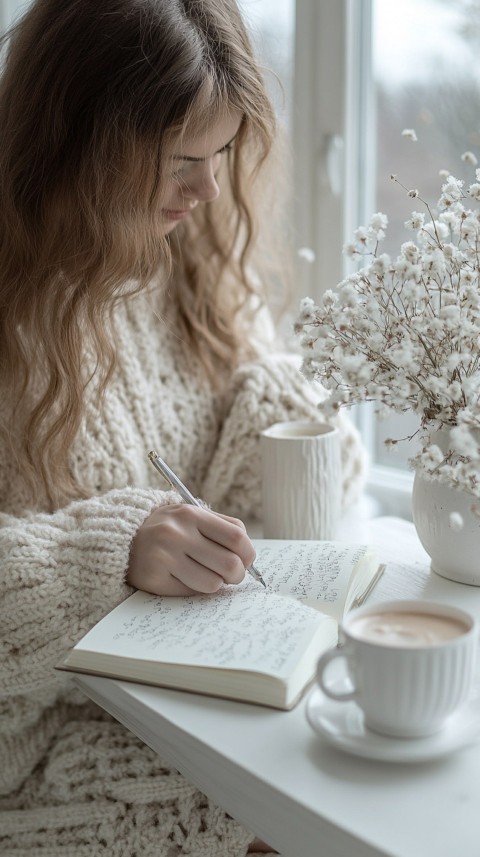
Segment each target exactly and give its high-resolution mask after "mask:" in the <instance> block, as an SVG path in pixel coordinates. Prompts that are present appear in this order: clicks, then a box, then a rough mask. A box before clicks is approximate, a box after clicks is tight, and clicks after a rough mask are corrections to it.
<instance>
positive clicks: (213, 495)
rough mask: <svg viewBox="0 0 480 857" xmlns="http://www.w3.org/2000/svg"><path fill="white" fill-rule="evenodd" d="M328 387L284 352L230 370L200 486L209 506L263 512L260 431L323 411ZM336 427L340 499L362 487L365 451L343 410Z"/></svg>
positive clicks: (233, 511) (356, 494)
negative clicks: (308, 375)
mask: <svg viewBox="0 0 480 857" xmlns="http://www.w3.org/2000/svg"><path fill="white" fill-rule="evenodd" d="M325 395H326V391H325V390H324V389H323V388H321V387H320V386H319V385H317V384H315V385H312V384H309V383H307V381H305V379H304V378H303V376H302V375H301V373H300V371H299V366H298V361H296V360H295V358H292V357H290V356H288V355H281V354H276V355H268V356H264V357H262V358H261V359H260V360H259V361H258V362H255V363H250V364H247V365H244V366H242V367H241V368H240V369H239V370H238V371H237V372H236V373H235V375H234V378H233V381H232V385H231V388H230V390H229V394H228V397H227V403H226V411H225V418H224V421H223V425H222V430H221V435H220V438H219V442H218V444H217V448H216V452H215V455H214V456H213V458H212V461H211V464H210V468H209V471H208V474H207V477H206V480H205V483H204V486H203V489H202V496H203V497H205V499H206V500H207V501H208V502H209V503H210V505H211V506H212V508H215V509H219V510H221V511H224V512H226V513H230V514H233V515H237V516H239V517H256V518H260V517H261V506H260V497H261V483H260V433H261V432H262V431H263V430H264V429H266V428H268V427H269V426H270V425H272V424H273V423H275V422H282V421H286V420H301V419H311V420H317V421H320V422H322V421H327V420H326V419H325V418H324V417H323V416H322V400H324V399H325ZM328 421H329V422H333V423H334V424H336V425H337V426H338V428H339V431H340V445H341V462H342V482H343V505H344V507H347V506H349V505H350V504H351V503H352V502H354V501H355V500H356V499H357V498H358V497H359V495H360V494H361V491H362V489H363V484H364V477H365V469H366V455H365V450H364V448H363V446H362V443H361V440H360V435H359V433H358V431H357V430H356V428H355V427H354V425H353V423H352V422H351V420H350V419H349V417H348V416H347V415H346V414H345V413H344V412H341V413H340V415H339V416H338V417H337V418H336V419H335V420H330V419H329V420H328Z"/></svg>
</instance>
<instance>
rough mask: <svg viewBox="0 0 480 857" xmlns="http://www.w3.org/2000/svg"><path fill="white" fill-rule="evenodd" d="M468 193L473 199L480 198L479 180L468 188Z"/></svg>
mask: <svg viewBox="0 0 480 857" xmlns="http://www.w3.org/2000/svg"><path fill="white" fill-rule="evenodd" d="M468 194H469V196H471V197H472V198H473V199H476V200H480V184H479V183H478V182H475V183H474V184H471V185H470V187H469V188H468Z"/></svg>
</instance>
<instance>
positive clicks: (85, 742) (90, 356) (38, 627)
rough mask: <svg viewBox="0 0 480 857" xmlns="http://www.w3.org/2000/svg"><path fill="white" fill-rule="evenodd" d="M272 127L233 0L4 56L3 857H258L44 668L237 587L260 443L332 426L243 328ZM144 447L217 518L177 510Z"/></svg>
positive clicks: (96, 16)
mask: <svg viewBox="0 0 480 857" xmlns="http://www.w3.org/2000/svg"><path fill="white" fill-rule="evenodd" d="M274 130H275V129H274V116H273V113H272V108H271V106H270V103H269V101H268V99H267V97H266V94H265V90H264V85H263V82H262V78H261V75H260V72H259V69H258V67H257V65H256V63H255V60H254V58H253V56H252V52H251V48H250V44H249V41H248V38H247V35H246V33H245V29H244V26H243V24H242V21H241V19H240V16H239V13H238V10H237V7H236V5H235V2H234V0H201V2H200V0H102V2H101V3H99V2H98V0H36V2H35V3H33V5H32V6H31V7H30V9H29V11H28V12H27V13H26V15H25V16H24V18H23V19H22V20H21V21H20V22H19V24H18V25H17V26H16V27H15V28H14V30H13V32H12V33H11V35H10V37H9V39H8V42H7V44H6V60H5V65H4V69H3V75H2V79H1V83H0V219H1V227H0V325H1V328H0V365H1V370H2V371H1V380H0V385H1V396H0V441H1V443H0V504H1V506H0V507H1V510H2V514H1V515H0V524H1V528H0V557H1V564H0V565H1V569H2V576H3V586H2V593H3V595H2V599H1V604H0V626H1V628H2V638H3V639H2V645H3V657H2V659H1V664H0V688H1V694H2V698H1V709H0V710H1V718H0V721H1V727H0V734H1V742H0V763H1V764H0V779H1V784H0V794H1V795H3V797H2V798H0V810H1V816H0V850H1V851H2V853H5V854H11V855H17V857H19V855H26V854H29V855H30V854H40V855H41V854H47V853H48V854H49V855H53V854H54V855H84V854H85V855H88V857H92V855H97V854H108V855H109V857H110V855H114V854H119V855H134V854H139V855H140V854H141V855H142V856H143V855H147V857H148V855H154V854H155V855H157V857H158V855H160V857H163V855H165V857H167V855H168V857H171V855H175V854H178V853H182V854H194V855H196V857H199V855H202V854H208V855H209V857H216V855H237V854H238V855H243V854H245V853H247V851H252V850H255V848H257V847H259V846H258V843H255V842H254V841H253V840H254V837H253V835H252V834H251V833H250V832H249V831H246V830H245V829H244V828H243V827H242V826H241V825H239V824H237V823H236V822H235V821H234V820H232V819H231V818H230V817H229V816H228V815H226V814H225V813H224V812H223V811H221V810H220V809H218V808H217V807H215V806H214V805H213V804H211V803H210V802H209V801H208V800H207V799H206V798H205V797H204V796H203V795H201V794H200V793H199V792H198V791H196V790H195V789H194V788H193V787H191V786H189V785H188V783H186V782H185V781H184V780H183V779H182V777H181V776H180V775H179V774H178V773H177V772H175V771H173V770H172V769H170V768H169V767H168V766H166V765H165V764H163V763H162V761H161V760H160V759H159V758H158V757H157V756H156V755H155V754H153V753H152V752H151V751H150V750H149V749H148V748H146V747H144V746H143V745H141V744H140V742H139V741H137V740H136V739H135V738H134V737H133V736H132V735H130V734H129V733H128V732H126V730H125V729H124V728H123V727H121V726H120V725H119V724H117V723H115V722H114V721H113V720H111V719H110V718H109V717H108V716H107V715H106V714H105V713H104V712H102V711H101V710H99V709H98V708H97V707H96V706H94V705H93V703H91V702H89V701H87V700H85V699H84V697H83V696H82V695H81V694H80V693H79V692H78V691H75V689H73V688H72V686H71V684H70V682H69V680H68V678H65V676H64V674H63V673H62V674H58V672H55V671H54V669H53V668H54V666H55V664H57V663H58V662H59V661H60V659H61V658H62V656H63V655H64V654H65V652H66V650H67V649H68V648H69V647H70V646H72V645H73V644H74V643H75V642H76V641H78V639H79V638H80V637H82V636H83V634H84V633H85V632H86V631H87V630H88V629H89V628H90V627H91V626H92V625H93V624H94V623H95V622H97V621H98V620H99V619H100V617H101V616H102V615H104V614H105V613H106V612H108V611H109V610H110V609H111V608H113V607H114V606H115V604H117V603H119V602H120V601H121V600H123V599H124V598H125V597H127V595H129V594H130V593H131V591H132V586H135V587H138V588H142V589H145V590H148V591H151V592H156V593H160V594H165V595H173V594H184V593H191V592H192V591H193V592H212V591H215V590H216V589H218V587H219V586H221V585H222V583H223V582H224V581H227V582H230V583H237V582H239V581H240V580H241V579H242V578H243V576H244V573H245V567H246V566H248V565H249V564H250V563H251V562H252V560H253V558H254V550H253V547H252V544H251V542H250V540H249V538H248V536H247V534H246V531H245V527H244V525H243V523H242V522H241V520H239V518H238V517H237V516H240V517H243V516H249V517H250V516H253V515H255V514H256V513H258V511H259V510H258V506H259V496H260V490H259V487H260V486H259V479H258V456H259V450H258V434H259V432H260V431H261V430H262V429H263V428H264V427H266V426H268V425H269V424H271V423H272V422H274V421H276V420H285V419H289V418H302V417H315V416H318V410H317V405H316V400H315V397H314V395H313V393H312V391H311V389H310V388H308V389H307V388H306V386H305V384H304V382H303V381H302V379H301V377H300V374H299V373H298V371H297V370H296V369H295V368H294V367H292V366H291V365H290V364H289V363H288V362H285V361H282V360H281V359H280V358H278V357H277V356H275V355H273V354H269V353H268V350H267V348H266V347H263V348H261V347H260V346H259V345H258V335H257V334H256V332H255V329H256V328H258V327H259V325H258V324H256V320H255V319H256V317H257V316H256V310H257V308H258V307H261V306H262V304H263V293H262V290H261V287H260V286H259V285H258V282H260V281H261V280H259V279H258V274H259V273H260V274H261V273H262V266H261V264H260V262H261V259H262V256H263V258H265V254H264V253H262V252H260V251H262V248H263V245H261V244H260V241H259V239H258V238H257V225H258V221H259V216H260V214H261V209H262V205H261V204H260V202H256V201H255V200H259V201H262V202H263V203H266V201H267V196H266V187H267V183H266V181H265V177H266V176H267V173H266V169H265V168H266V166H267V165H268V162H269V160H270V159H269V153H270V149H271V148H272V143H273V139H274ZM220 191H221V192H220ZM250 270H255V272H256V278H255V279H254V278H253V276H252V275H251V274H250V273H249V272H250ZM255 342H257V345H254V343H255ZM342 440H343V461H344V487H345V499H346V501H348V499H349V498H351V497H352V496H354V495H355V494H356V492H357V491H358V486H359V480H360V474H361V469H362V455H361V451H360V446H359V444H358V439H357V436H356V434H355V432H354V431H353V429H352V428H351V427H350V426H349V424H348V423H345V422H344V423H342ZM152 446H154V447H155V448H156V449H157V451H158V452H159V454H160V455H162V457H164V458H165V459H166V460H167V461H168V463H169V464H170V466H171V467H172V468H173V469H174V470H175V471H176V472H177V473H178V474H179V476H180V477H181V478H182V479H183V480H184V481H185V482H186V484H187V485H189V487H190V488H191V489H192V490H193V491H194V492H195V493H196V494H197V495H198V496H202V497H203V498H204V499H205V500H206V501H207V502H208V503H209V504H210V505H211V507H212V508H213V509H215V510H219V513H218V514H212V512H209V511H207V510H206V509H203V508H200V509H197V508H195V507H191V506H186V505H184V504H181V503H180V498H179V497H178V496H177V495H176V494H175V492H172V491H167V490H163V487H164V486H162V485H161V484H159V481H160V477H159V476H158V474H156V472H155V471H154V470H153V468H152V467H151V465H150V464H149V463H148V461H147V458H146V453H147V452H148V450H149V449H150V448H151V447H152ZM230 515H234V516H235V517H234V518H232V517H230Z"/></svg>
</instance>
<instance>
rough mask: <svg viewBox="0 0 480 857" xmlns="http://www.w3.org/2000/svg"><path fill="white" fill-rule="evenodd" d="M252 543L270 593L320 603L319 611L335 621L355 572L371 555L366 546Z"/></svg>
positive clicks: (287, 542) (269, 541) (331, 543)
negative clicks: (361, 562)
mask: <svg viewBox="0 0 480 857" xmlns="http://www.w3.org/2000/svg"><path fill="white" fill-rule="evenodd" d="M253 543H254V546H255V548H256V551H257V557H256V559H255V567H256V568H258V570H259V571H260V573H261V574H262V575H263V577H264V579H265V582H266V584H267V586H268V589H269V591H271V592H278V593H282V594H285V595H291V596H293V597H294V598H298V599H300V600H302V601H304V602H308V603H310V604H311V605H314V604H315V603H316V602H319V603H318V607H317V609H320V610H322V611H323V612H325V613H329V614H330V615H332V616H335V617H336V618H340V617H341V616H342V615H343V612H344V607H345V602H346V599H347V593H348V589H349V584H350V580H351V577H352V572H353V569H354V568H355V566H357V565H358V563H359V562H360V561H361V560H362V559H363V558H366V557H367V555H369V554H371V550H370V548H369V547H368V546H366V545H351V544H343V543H339V542H327V541H325V542H316V541H284V540H276V539H260V540H257V541H255V540H254V541H253ZM252 583H253V581H252ZM252 583H250V582H249V584H248V585H249V586H251V585H252ZM255 585H258V584H255Z"/></svg>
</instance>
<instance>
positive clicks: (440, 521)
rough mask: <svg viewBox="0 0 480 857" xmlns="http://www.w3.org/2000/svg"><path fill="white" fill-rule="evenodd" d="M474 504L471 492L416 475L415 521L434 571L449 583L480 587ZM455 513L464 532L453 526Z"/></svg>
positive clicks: (479, 533)
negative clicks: (459, 517) (454, 582)
mask: <svg viewBox="0 0 480 857" xmlns="http://www.w3.org/2000/svg"><path fill="white" fill-rule="evenodd" d="M474 502H475V498H474V497H473V496H472V495H471V494H468V493H467V492H464V491H457V490H455V489H454V488H449V486H448V485H443V484H442V483H441V482H437V481H435V480H431V479H425V477H424V476H422V474H421V472H419V471H417V472H416V473H415V478H414V481H413V494H412V515H413V522H414V524H415V528H416V530H417V534H418V537H419V539H420V541H421V543H422V545H423V547H424V548H425V550H426V552H427V553H428V555H429V556H430V558H431V561H432V562H431V567H432V571H435V572H436V573H437V574H439V575H441V576H442V577H447V578H448V579H449V580H455V581H457V582H459V583H469V584H471V585H472V586H480V518H478V517H477V515H475V514H474V513H473V512H472V511H471V507H472V504H473V503H474ZM454 512H455V513H457V514H458V515H460V516H461V519H462V521H463V526H462V527H461V529H457V528H456V527H455V526H452V520H451V517H450V516H451V515H452V513H454ZM455 517H456V516H455ZM453 524H455V520H454V521H453Z"/></svg>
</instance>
